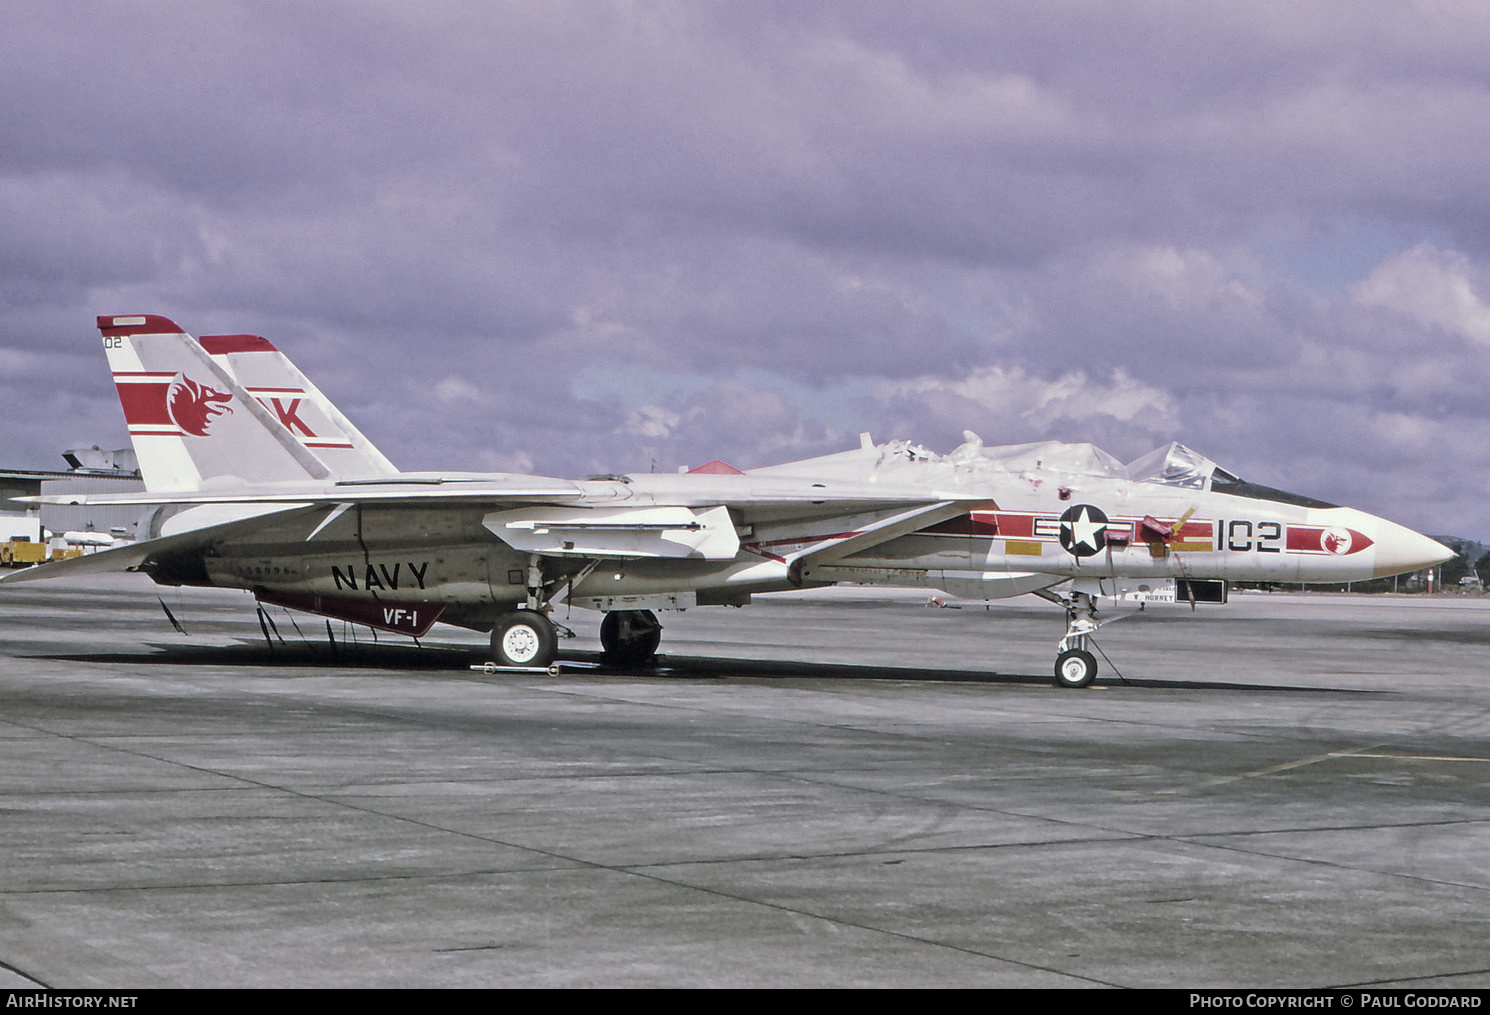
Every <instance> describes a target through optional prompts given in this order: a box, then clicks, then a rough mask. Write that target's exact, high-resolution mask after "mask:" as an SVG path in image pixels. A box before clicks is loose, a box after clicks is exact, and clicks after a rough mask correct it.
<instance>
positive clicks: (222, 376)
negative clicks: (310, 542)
mask: <svg viewBox="0 0 1490 1015" xmlns="http://www.w3.org/2000/svg"><path fill="white" fill-rule="evenodd" d="M98 328H99V331H100V332H102V333H103V345H104V350H105V351H106V352H107V354H108V357H109V368H110V369H111V370H112V371H113V373H114V383H115V385H116V386H117V387H118V389H119V402H120V404H121V405H122V406H123V407H124V420H125V422H126V423H127V424H128V426H129V436H130V439H131V440H132V441H133V442H134V447H135V454H136V455H137V456H138V458H139V460H140V473H141V475H142V476H143V477H144V480H145V487H146V489H148V490H151V491H156V490H161V491H189V490H202V489H210V488H213V487H222V486H228V485H233V484H236V483H244V482H249V483H273V482H294V481H300V482H305V481H306V480H324V479H328V478H330V475H331V472H330V470H329V469H328V468H327V467H326V466H325V465H324V464H323V463H322V462H321V461H320V460H319V459H318V458H316V456H315V455H313V454H312V453H311V452H310V451H308V450H307V449H306V448H305V447H304V446H302V445H301V443H300V441H299V440H297V439H296V438H295V437H294V436H293V435H292V434H291V432H290V430H289V429H287V428H286V426H285V425H284V424H283V423H282V422H281V421H280V420H279V419H277V418H276V417H275V415H274V414H273V413H272V412H271V411H270V410H269V409H267V408H265V407H264V405H263V404H261V403H260V402H259V401H258V400H256V399H255V398H253V397H252V396H251V395H249V394H248V393H247V392H245V391H244V390H243V388H242V387H241V386H239V384H238V383H237V382H236V381H234V380H233V378H232V377H231V376H230V375H229V373H228V372H227V371H226V370H224V369H223V368H222V367H221V366H219V365H218V364H217V363H215V362H213V359H212V357H211V356H210V355H208V353H207V352H206V350H204V349H203V348H202V347H201V346H200V345H198V344H197V343H196V342H195V341H193V340H192V338H191V336H190V335H187V334H186V333H185V332H183V331H182V330H181V329H180V328H179V327H178V326H177V325H176V323H175V322H174V321H171V320H170V319H168V318H165V317H158V316H156V315H154V314H144V315H138V316H117V317H115V316H110V317H100V318H99V319H98Z"/></svg>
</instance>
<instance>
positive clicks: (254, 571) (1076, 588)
mask: <svg viewBox="0 0 1490 1015" xmlns="http://www.w3.org/2000/svg"><path fill="white" fill-rule="evenodd" d="M98 326H99V329H100V331H101V332H102V335H103V345H104V349H105V351H106V353H107V355H108V360H109V365H110V367H111V369H112V370H113V374H114V381H115V384H116V385H117V386H118V390H119V398H120V401H121V403H122V404H123V407H124V416H125V420H126V422H127V423H128V426H129V433H130V436H131V438H132V440H133V441H134V446H135V450H136V452H137V454H138V457H139V462H140V470H141V473H142V475H143V477H144V481H145V487H146V492H145V493H142V494H124V495H94V494H86V495H72V496H64V497H53V498H43V500H47V499H50V500H52V501H54V502H60V503H68V504H78V503H89V504H105V503H107V504H137V505H139V506H140V507H141V509H142V511H146V512H148V514H147V519H146V521H144V522H142V528H141V531H142V533H145V534H146V538H142V539H141V540H140V541H138V542H136V543H134V544H131V545H126V546H121V547H116V548H113V549H109V550H104V551H102V552H99V553H96V554H94V555H92V556H89V557H81V558H76V559H73V560H66V561H59V562H56V563H52V564H45V565H41V566H39V567H35V568H32V569H29V570H26V571H21V572H17V573H15V574H13V575H10V576H8V577H7V578H5V579H4V580H5V581H26V580H30V579H40V578H47V577H52V576H64V575H78V574H86V573H96V572H104V571H113V570H130V571H143V572H145V573H146V574H148V575H149V576H150V577H151V578H152V579H154V580H155V581H156V582H157V583H160V584H163V585H195V586H216V587H226V588H238V589H246V590H249V591H251V592H252V593H253V594H254V595H255V596H256V597H257V599H258V600H259V601H260V602H261V603H267V604H277V605H280V606H284V607H288V608H292V609H298V610H307V611H311V612H314V613H318V614H322V615H324V616H328V617H334V618H340V619H343V620H346V621H350V622H354V623H358V624H366V625H369V626H372V627H375V628H379V629H382V630H387V631H396V632H402V633H404V634H408V635H412V636H414V637H419V636H422V635H423V634H424V633H425V632H427V631H428V630H429V629H430V627H431V626H432V625H433V624H434V623H436V622H437V621H439V622H444V623H448V624H455V625H459V626H461V627H466V628H471V629H475V630H481V631H487V630H489V631H490V632H491V647H492V655H493V657H494V659H495V661H496V662H497V663H499V664H501V665H504V666H522V667H544V666H549V665H551V664H552V662H553V660H554V658H555V654H556V642H557V636H556V630H555V624H554V623H553V621H551V620H550V619H549V617H548V613H549V612H550V609H551V607H552V605H553V604H555V603H559V602H567V603H569V604H571V605H573V606H579V607H586V608H591V609H596V610H601V611H604V613H605V617H604V619H603V621H602V624H601V629H600V638H601V644H602V647H603V649H604V652H605V658H606V659H607V660H608V661H609V662H611V663H612V664H615V665H620V666H638V665H644V664H646V663H647V662H649V661H650V660H651V659H652V658H653V657H654V653H655V651H656V649H657V647H658V644H659V638H660V632H661V626H660V625H659V623H658V621H657V617H656V614H655V613H654V612H653V611H655V610H657V609H681V608H688V607H694V606H707V605H732V606H738V605H743V604H745V603H747V602H748V601H749V600H750V597H751V596H752V595H754V594H756V593H766V592H775V591H781V590H790V589H799V588H810V587H820V586H828V585H832V584H835V583H838V582H855V583H862V584H875V585H890V586H908V587H920V588H928V589H940V590H943V591H945V592H948V593H951V594H952V595H957V596H965V597H969V598H987V599H994V598H1004V597H1009V596H1016V595H1022V594H1026V593H1034V594H1036V595H1039V596H1042V597H1044V598H1045V599H1048V600H1050V601H1051V602H1053V603H1056V604H1058V605H1060V606H1062V607H1064V608H1065V611H1066V620H1067V626H1066V632H1065V635H1064V636H1063V637H1062V638H1061V639H1060V642H1059V644H1058V646H1057V657H1056V662H1055V679H1056V681H1057V683H1059V684H1062V685H1065V686H1069V687H1082V686H1085V685H1087V684H1089V683H1091V681H1092V679H1093V677H1094V676H1095V675H1096V672H1097V662H1096V658H1095V656H1094V655H1093V653H1092V652H1091V651H1090V649H1091V648H1092V647H1093V646H1092V645H1090V644H1089V640H1090V639H1091V638H1092V635H1093V633H1094V632H1095V630H1096V629H1097V627H1098V626H1099V624H1100V623H1101V622H1102V621H1101V620H1099V619H1098V616H1097V611H1096V605H1095V597H1096V596H1098V595H1099V594H1100V591H1101V589H1102V583H1103V581H1104V580H1106V579H1115V578H1128V579H1161V580H1162V579H1175V580H1178V581H1179V582H1180V583H1181V587H1182V588H1184V589H1185V592H1184V593H1182V595H1183V596H1184V597H1186V598H1189V599H1191V601H1192V602H1193V601H1194V600H1195V599H1196V598H1207V599H1211V600H1218V599H1220V600H1224V589H1225V583H1226V582H1227V581H1234V580H1246V581H1287V582H1343V581H1359V580H1364V579H1368V578H1379V577H1383V576H1386V575H1393V574H1399V573H1403V572H1407V571H1413V570H1417V569H1419V568H1424V567H1428V566H1431V565H1433V564H1436V563H1438V562H1440V561H1443V560H1446V559H1448V558H1449V557H1450V556H1451V554H1450V552H1449V551H1448V550H1447V549H1445V548H1444V547H1443V546H1442V545H1440V544H1439V543H1437V542H1434V541H1433V540H1431V539H1429V538H1427V537H1426V536H1422V535H1419V534H1418V533H1416V532H1413V531H1411V530H1409V529H1406V528H1404V527H1402V526H1400V525H1396V524H1393V523H1392V522H1389V521H1386V520H1384V519H1381V518H1377V517H1375V516H1373V515H1370V514H1367V513H1365V512H1363V511H1357V510H1354V509H1352V508H1347V507H1337V506H1334V505H1331V504H1326V503H1323V502H1321V501H1317V500H1312V499H1310V498H1307V497H1300V496H1297V495H1294V494H1289V493H1284V492H1282V491H1279V490H1274V489H1270V488H1267V487H1263V486H1258V485H1255V484H1253V483H1248V482H1244V481H1243V480H1241V479H1239V478H1238V477H1237V476H1235V475H1233V474H1231V473H1229V472H1227V471H1226V470H1224V469H1222V468H1219V467H1218V466H1217V465H1216V464H1215V463H1214V462H1212V461H1211V460H1210V459H1208V458H1205V457H1203V456H1202V455H1199V454H1197V453H1195V452H1194V451H1191V450H1190V449H1188V448H1186V447H1184V446H1183V445H1180V444H1170V445H1168V446H1167V447H1163V448H1160V449H1158V450H1156V451H1154V452H1152V453H1150V454H1148V455H1145V456H1143V457H1142V458H1139V459H1137V460H1136V461H1133V462H1129V463H1128V464H1127V465H1124V464H1122V463H1121V462H1119V461H1117V460H1116V459H1115V458H1113V457H1112V456H1110V455H1108V454H1106V453H1105V452H1103V451H1101V450H1099V449H1097V448H1096V447H1093V446H1092V445H1089V444H1061V443H1055V442H1050V443H1037V444H1023V445H1017V446H1011V447H984V446H983V444H982V442H981V441H980V440H979V439H978V438H977V437H976V436H974V435H972V434H967V435H966V439H965V442H964V443H963V444H962V445H961V446H960V447H958V448H957V449H956V450H954V451H952V452H951V453H949V454H946V455H937V454H933V453H931V452H930V451H927V450H925V449H924V448H922V447H919V446H917V445H914V444H911V443H908V442H894V443H889V444H879V445H876V444H874V443H872V442H871V441H870V440H869V438H868V436H867V435H866V436H865V437H864V438H862V439H861V446H860V447H858V448H856V449H854V450H851V451H846V452H843V453H841V454H834V455H828V456H826V457H821V458H813V459H808V460H805V461H799V462H792V463H790V464H786V465H777V466H771V467H767V468H756V469H750V470H748V471H743V472H742V471H740V470H737V469H734V468H732V467H730V466H727V465H724V464H723V463H720V462H711V463H710V464H709V465H706V466H702V467H700V468H697V469H694V470H693V471H692V472H689V473H680V474H665V475H657V474H647V475H635V476H599V477H591V478H588V479H582V480H565V479H551V478H547V477H542V476H525V475H513V474H507V473H483V474H474V473H421V472H400V471H398V470H397V469H395V468H394V467H393V465H392V464H391V463H390V462H389V461H388V459H387V458H385V457H384V456H383V455H382V454H381V453H379V452H378V450H377V449H376V448H375V447H373V445H372V444H371V442H369V441H368V440H367V438H366V437H364V436H363V435H362V434H361V433H360V432H359V431H358V430H357V429H356V428H355V427H354V426H353V425H352V424H351V422H350V421H349V420H347V419H346V418H345V417H344V416H343V415H342V414H341V413H340V412H339V411H338V410H337V409H336V407H335V406H334V405H332V404H331V402H330V401H329V400H327V399H326V398H325V396H323V395H322V394H321V392H320V391H319V390H318V389H316V387H315V386H314V385H313V384H311V382H310V381H309V380H308V379H306V378H305V376H304V375H303V374H301V373H300V371H299V370H297V369H296V368H295V367H294V365H293V364H292V363H291V362H290V361H289V360H288V359H287V358H286V357H285V356H284V355H283V354H282V353H281V352H279V350H278V349H276V348H275V347H274V346H273V345H272V344H270V343H269V342H267V341H265V340H264V339H262V338H259V337H257V336H253V335H226V336H210V337H204V338H202V339H201V341H200V342H198V341H195V340H193V339H192V338H191V337H190V336H188V335H186V334H184V333H183V332H182V331H181V329H180V328H179V327H177V326H176V324H175V323H173V322H172V321H170V320H168V319H166V318H164V317H159V316H154V315H145V316H132V317H120V316H113V317H100V318H99V319H98Z"/></svg>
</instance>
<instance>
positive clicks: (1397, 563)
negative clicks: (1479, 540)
mask: <svg viewBox="0 0 1490 1015" xmlns="http://www.w3.org/2000/svg"><path fill="white" fill-rule="evenodd" d="M1379 526H1380V528H1379V532H1380V535H1379V536H1377V537H1376V547H1375V549H1376V567H1375V574H1374V576H1373V577H1376V578H1388V577H1390V576H1392V575H1394V574H1406V573H1407V572H1408V571H1421V570H1422V569H1423V568H1425V567H1432V566H1433V565H1435V564H1442V563H1443V562H1444V561H1446V560H1450V559H1452V558H1453V557H1455V556H1456V554H1455V553H1454V551H1453V550H1450V549H1449V548H1448V547H1447V546H1444V545H1443V544H1442V543H1440V542H1439V541H1438V540H1436V539H1429V538H1428V537H1427V536H1425V535H1423V534H1422V533H1420V532H1414V531H1412V529H1409V528H1407V527H1406V526H1403V525H1397V524H1395V523H1394V522H1386V521H1383V522H1380V523H1379Z"/></svg>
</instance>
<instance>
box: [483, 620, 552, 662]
mask: <svg viewBox="0 0 1490 1015" xmlns="http://www.w3.org/2000/svg"><path fill="white" fill-rule="evenodd" d="M558 652H559V636H558V632H557V631H556V630H555V629H554V623H553V621H551V620H549V619H548V618H547V617H545V616H544V615H543V614H542V613H540V612H538V611H537V610H513V611H512V612H511V613H504V614H502V615H501V616H500V617H498V618H497V622H496V623H495V624H493V625H492V629H491V654H492V659H493V660H494V661H495V662H496V664H497V665H498V666H522V667H525V668H537V669H546V668H548V667H549V666H551V665H553V661H554V657H555V656H557V655H558Z"/></svg>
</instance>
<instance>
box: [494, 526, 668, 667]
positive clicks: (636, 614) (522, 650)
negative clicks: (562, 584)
mask: <svg viewBox="0 0 1490 1015" xmlns="http://www.w3.org/2000/svg"><path fill="white" fill-rule="evenodd" d="M599 563H600V562H599V561H594V562H592V563H591V564H590V566H589V567H587V568H585V569H584V570H583V571H581V572H580V573H579V574H578V575H576V576H573V577H569V578H565V579H563V580H564V581H566V582H568V583H569V584H570V585H571V586H572V585H573V584H575V583H577V582H579V581H582V580H583V579H584V577H585V576H586V575H588V574H589V573H590V571H592V570H594V568H595V565H596V564H599ZM558 589H559V582H548V581H545V579H544V574H543V569H542V558H541V557H539V556H538V555H537V554H534V555H533V556H532V557H530V558H529V560H528V574H527V590H528V595H527V603H526V608H525V609H515V610H511V611H509V612H507V613H504V614H502V615H501V616H499V617H497V619H496V620H495V622H493V624H492V629H491V654H492V661H493V662H495V663H496V665H498V666H511V667H521V668H523V669H546V668H550V667H552V666H553V665H554V659H555V657H556V656H557V655H558V648H559V637H558V635H559V630H560V629H561V628H560V626H559V625H556V624H555V623H554V622H553V621H552V620H550V619H549V618H548V616H547V610H548V603H549V601H550V599H551V597H552V596H553V595H554V593H555V592H557V591H558ZM562 630H563V631H564V636H565V637H566V638H572V637H574V634H573V632H571V631H569V630H568V629H567V628H565V629H562ZM661 641H662V625H661V624H660V623H659V622H658V620H657V614H655V613H653V612H652V611H651V610H612V611H610V612H609V613H607V614H606V615H605V619H604V620H602V621H601V622H600V646H601V648H602V649H604V651H605V654H604V660H605V663H606V665H608V666H616V667H620V668H623V669H636V668H638V667H643V666H649V665H651V664H652V663H654V662H655V661H656V659H657V646H658V645H659V644H660V643H661Z"/></svg>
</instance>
